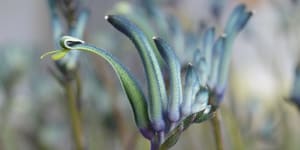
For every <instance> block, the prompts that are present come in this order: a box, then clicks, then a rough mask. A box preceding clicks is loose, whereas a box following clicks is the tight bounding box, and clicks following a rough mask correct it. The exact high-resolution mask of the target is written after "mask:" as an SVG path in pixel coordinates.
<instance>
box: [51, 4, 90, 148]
mask: <svg viewBox="0 0 300 150" xmlns="http://www.w3.org/2000/svg"><path fill="white" fill-rule="evenodd" d="M48 2H49V7H50V14H51V18H52V28H53V40H54V41H55V42H56V41H58V39H59V38H60V37H61V36H62V35H65V34H67V35H72V36H74V37H78V38H83V34H84V30H85V25H86V22H87V18H88V11H87V10H86V9H83V8H82V4H81V1H80V0H62V1H58V0H48ZM59 14H60V15H59ZM63 23H65V24H63ZM64 29H65V30H64ZM55 45H56V48H57V49H60V46H59V45H58V44H55ZM78 56H79V52H78V51H74V52H73V53H69V54H68V55H67V56H66V57H65V58H64V59H62V60H59V61H55V64H56V68H57V70H58V72H55V71H52V74H53V76H54V77H55V78H56V79H57V80H58V81H59V83H61V85H62V86H63V87H64V89H65V94H66V97H67V104H68V108H69V115H70V123H71V126H72V132H73V140H74V143H75V146H76V149H77V150H83V149H84V143H83V139H82V138H83V133H82V132H83V131H82V130H83V129H82V127H81V115H80V107H81V104H80V99H81V89H82V87H81V78H80V73H79V60H78ZM74 84H75V85H74Z"/></svg>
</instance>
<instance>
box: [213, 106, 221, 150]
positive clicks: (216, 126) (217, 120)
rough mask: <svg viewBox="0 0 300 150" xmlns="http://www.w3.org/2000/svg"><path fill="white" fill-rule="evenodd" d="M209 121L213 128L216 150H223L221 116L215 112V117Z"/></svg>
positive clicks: (217, 111)
mask: <svg viewBox="0 0 300 150" xmlns="http://www.w3.org/2000/svg"><path fill="white" fill-rule="evenodd" d="M210 121H211V124H212V127H213V132H214V136H215V141H216V147H217V150H224V145H223V144H224V143H223V134H222V127H221V116H220V112H219V110H216V112H215V116H214V117H213V118H212V119H211V120H210Z"/></svg>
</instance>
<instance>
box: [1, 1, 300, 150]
mask: <svg viewBox="0 0 300 150" xmlns="http://www.w3.org/2000/svg"><path fill="white" fill-rule="evenodd" d="M143 1H146V0H129V1H118V0H110V1H108V0H106V1H105V0H85V1H83V0H82V5H84V7H85V8H87V9H88V11H89V13H90V16H89V18H88V21H87V23H86V28H85V31H84V36H83V39H84V40H85V41H87V42H88V43H91V44H93V45H95V46H97V47H101V48H104V49H107V50H109V51H110V52H112V53H113V54H115V55H116V57H118V58H119V59H120V60H121V61H122V62H124V64H125V65H126V66H128V68H130V70H131V71H132V72H133V73H134V74H135V75H136V76H138V78H139V80H141V82H142V83H145V78H144V74H143V70H142V65H141V63H140V59H139V58H138V55H137V53H136V51H135V48H134V47H133V45H132V44H131V42H130V41H129V40H128V39H126V37H125V36H124V35H122V34H121V33H119V32H117V31H116V30H115V29H114V28H113V27H111V25H109V24H108V23H107V22H106V21H105V19H104V16H105V15H106V14H108V13H111V12H115V11H116V10H118V9H120V7H122V6H128V5H133V6H132V9H133V11H135V8H139V9H141V8H142V9H143V7H142V6H141V5H142V4H143ZM157 1H158V2H157V3H158V4H159V6H160V8H161V9H162V11H164V12H166V13H168V14H172V15H174V16H176V17H177V18H178V20H179V22H180V24H181V25H182V28H183V29H184V30H185V31H186V34H189V33H190V32H194V34H196V32H197V33H198V32H200V31H201V27H203V28H205V27H206V26H208V27H209V26H216V27H217V29H218V31H219V34H221V31H222V29H223V28H224V26H225V23H226V19H227V18H228V16H229V14H230V12H231V11H232V9H233V8H234V7H235V6H236V5H237V4H239V3H245V4H246V5H247V7H248V8H249V9H251V10H255V14H254V16H253V17H252V18H251V19H250V22H249V24H248V25H247V26H246V28H245V30H243V31H242V32H241V33H240V35H239V36H238V37H237V39H236V41H235V42H234V48H233V52H232V63H231V67H230V75H229V83H228V89H227V91H226V96H225V99H224V101H223V103H222V105H221V107H220V110H221V114H222V128H223V131H224V140H225V149H228V150H231V149H236V150H241V149H249V150H251V149H261V150H264V149H267V150H268V149H272V150H274V149H278V150H282V149H286V150H299V149H300V143H299V142H298V141H299V139H300V129H299V123H300V117H299V111H298V110H299V109H298V108H297V105H294V104H295V103H296V104H298V106H299V101H298V103H297V102H294V101H293V100H294V99H291V98H292V97H293V96H292V95H293V94H294V95H295V92H296V93H299V92H300V91H299V92H297V90H295V89H293V88H294V83H295V70H296V67H297V63H298V61H299V50H300V49H299V48H300V44H299V42H298V40H299V39H300V38H299V37H300V27H299V23H300V2H299V1H298V0H285V1H283V0H184V1H183V0H182V1H181V0H157ZM212 1H214V2H212ZM1 2H2V3H1V5H0V20H1V21H0V22H1V25H0V33H1V34H0V150H35V149H36V150H52V149H55V150H68V149H73V146H72V145H73V142H72V135H71V130H70V123H69V119H68V117H69V116H68V112H67V109H66V107H67V106H66V101H65V95H64V90H63V88H62V87H61V85H60V84H59V83H58V82H57V81H56V80H55V78H53V76H52V75H51V73H50V72H51V71H49V70H50V69H49V68H55V65H54V63H53V62H52V61H51V60H50V59H45V60H40V59H39V57H40V55H41V54H43V53H45V52H47V51H50V50H53V49H55V46H54V45H55V43H57V42H58V41H54V40H53V30H52V25H51V15H50V10H49V6H48V1H47V0H26V1H19V0H1ZM216 6H217V7H218V8H215V7H216ZM188 42H189V41H187V43H188ZM178 53H179V54H178V55H179V56H180V59H181V60H182V62H183V63H185V62H188V61H189V60H191V58H192V57H191V54H192V53H191V52H184V53H183V50H179V51H178ZM81 55H82V57H80V75H81V82H82V96H81V115H82V124H83V130H84V142H85V143H87V144H86V145H88V146H87V149H91V150H96V149H109V150H110V149H111V150H119V149H128V150H130V149H148V147H149V143H148V141H146V140H145V139H143V137H142V136H141V135H140V134H139V132H138V130H137V129H136V127H135V124H134V120H133V115H132V112H131V110H130V105H129V103H128V100H127V97H126V95H125V94H124V93H123V92H122V88H121V86H120V84H119V82H118V80H117V77H116V76H115V73H114V72H113V70H112V69H111V68H110V67H109V65H108V64H107V63H105V62H104V61H103V60H101V59H99V58H97V57H94V56H91V55H88V54H81ZM299 90H300V89H299ZM292 91H294V93H292ZM296 95H297V94H296ZM293 98H294V97H293ZM172 149H174V150H180V149H191V150H194V149H195V150H196V149H203V150H213V149H215V144H214V138H213V135H212V132H211V127H210V123H209V122H204V123H201V124H195V125H193V126H192V127H191V128H189V129H188V130H187V131H186V132H184V134H183V135H182V136H181V138H180V140H179V141H178V143H177V144H176V145H175V146H174V147H173V148H172Z"/></svg>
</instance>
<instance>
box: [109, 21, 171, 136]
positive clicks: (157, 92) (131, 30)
mask: <svg viewBox="0 0 300 150" xmlns="http://www.w3.org/2000/svg"><path fill="white" fill-rule="evenodd" d="M105 19H106V20H107V21H108V22H109V23H111V24H112V25H113V26H114V27H115V28H116V29H118V30H119V31H120V32H122V33H124V34H125V35H126V36H127V37H128V38H129V39H130V40H131V41H132V42H133V43H134V45H135V47H136V48H137V50H138V52H139V54H140V57H141V58H142V61H143V64H144V68H145V71H146V75H147V83H148V90H149V101H148V103H149V104H148V111H149V119H150V120H151V124H152V126H153V128H154V129H155V130H157V131H158V132H159V131H162V130H164V129H165V121H164V118H163V115H164V110H165V108H166V106H167V104H166V103H167V95H166V89H165V84H164V81H163V77H162V73H161V70H160V66H159V63H158V61H157V58H156V56H155V53H154V49H153V48H152V46H151V43H150V42H151V40H150V39H149V38H148V37H147V36H146V35H145V33H144V32H143V31H141V29H140V28H139V27H137V26H136V25H135V24H133V23H132V22H130V21H129V20H128V19H126V18H125V17H123V16H119V15H109V16H105Z"/></svg>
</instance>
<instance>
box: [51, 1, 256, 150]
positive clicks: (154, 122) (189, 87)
mask: <svg viewBox="0 0 300 150" xmlns="http://www.w3.org/2000/svg"><path fill="white" fill-rule="evenodd" d="M251 15H252V12H248V11H246V8H245V6H244V5H239V6H237V7H236V8H235V10H234V11H233V13H232V14H231V16H230V18H229V20H228V23H227V25H226V27H225V31H224V34H223V35H221V36H220V37H218V38H217V39H216V35H215V34H216V33H215V30H214V29H213V28H211V29H208V30H207V31H206V32H205V33H204V36H203V38H202V40H201V47H199V49H198V50H196V51H195V53H194V59H193V61H192V63H190V64H189V65H188V67H187V68H186V71H185V72H184V74H185V75H183V74H182V66H181V62H180V60H179V58H178V56H177V55H176V53H175V50H174V48H173V47H172V46H171V45H170V44H169V43H168V42H166V41H165V40H163V39H162V38H159V37H153V38H152V39H151V38H149V37H148V36H147V35H146V34H145V33H144V31H143V30H141V29H140V28H139V27H138V26H137V25H136V24H134V23H132V22H131V21H130V20H128V19H127V18H126V17H124V16H121V15H108V16H105V19H106V20H107V21H108V22H109V23H110V24H111V25H112V26H114V27H115V28H116V29H117V30H119V31H120V32H122V33H123V34H124V35H126V36H127V37H128V38H129V39H130V40H131V41H132V43H133V44H134V46H135V47H136V49H137V50H138V53H139V56H140V57H141V60H142V63H143V67H144V70H145V74H146V79H147V90H148V92H147V93H148V95H146V94H145V92H144V91H143V90H142V88H141V86H140V85H139V83H138V82H137V81H136V78H135V77H134V76H133V75H132V74H131V73H130V72H129V71H128V69H127V68H126V67H125V66H123V65H122V63H120V62H119V61H118V59H116V58H115V57H114V56H113V55H111V54H110V53H109V52H107V51H106V50H103V49H99V48H95V47H94V46H91V45H88V44H85V43H84V42H83V41H81V40H79V39H76V38H73V37H70V36H65V37H63V38H62V39H61V42H60V44H61V47H62V50H57V51H52V52H49V53H47V54H46V55H48V54H52V53H54V55H53V57H52V58H53V59H55V60H58V59H61V58H63V57H64V56H65V55H66V54H67V53H68V52H69V51H70V50H79V51H86V52H91V53H94V54H97V55H99V56H100V57H102V58H104V59H105V60H106V61H108V62H109V63H110V64H111V66H112V67H113V68H114V70H115V72H116V74H117V75H118V77H119V79H120V82H121V83H122V87H123V89H124V91H125V93H126V94H127V97H128V99H129V102H130V104H131V107H132V110H133V113H134V118H135V122H136V125H137V127H138V128H139V129H140V131H141V133H142V134H143V136H144V137H145V138H147V139H149V140H150V141H151V145H152V146H151V147H152V149H158V148H159V147H160V148H162V147H163V148H169V147H171V146H172V145H174V144H175V143H176V141H177V140H178V138H179V136H180V134H181V133H182V132H183V131H184V130H185V129H187V128H188V127H189V126H190V125H191V124H192V123H200V122H202V121H204V120H207V119H209V118H211V117H212V116H213V112H214V111H215V110H216V108H217V107H218V105H219V103H220V100H221V99H222V97H223V93H224V90H225V85H226V79H227V74H228V67H229V62H230V61H229V60H230V53H231V45H232V43H233V39H235V37H236V35H237V34H238V33H239V32H240V31H241V30H242V29H243V28H244V26H245V24H246V23H247V22H248V20H249V18H250V17H251ZM163 66H166V68H167V76H168V77H169V82H166V81H165V80H164V76H163V74H162V67H163Z"/></svg>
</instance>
